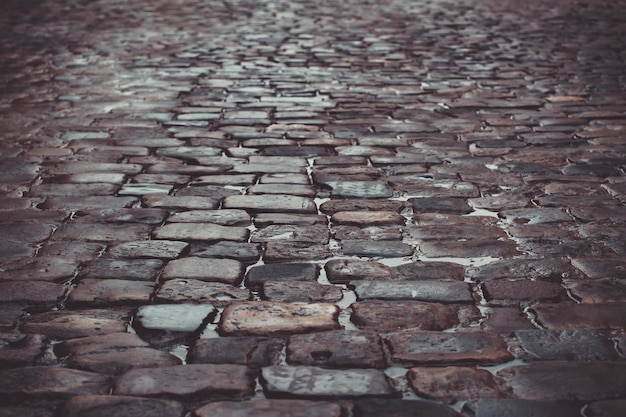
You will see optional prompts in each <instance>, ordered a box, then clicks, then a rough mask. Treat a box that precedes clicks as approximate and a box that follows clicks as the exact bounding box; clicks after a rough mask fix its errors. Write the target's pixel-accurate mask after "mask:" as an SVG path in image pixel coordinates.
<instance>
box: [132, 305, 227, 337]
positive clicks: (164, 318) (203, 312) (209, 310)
mask: <svg viewBox="0 0 626 417" xmlns="http://www.w3.org/2000/svg"><path fill="white" fill-rule="evenodd" d="M215 312H216V310H215V307H213V306H212V305H211V304H202V305H200V304H154V305H144V306H142V307H139V309H138V310H137V314H135V323H136V324H137V325H138V326H139V327H140V328H141V329H146V330H166V331H173V332H195V331H196V330H199V329H200V328H201V326H202V325H203V324H204V323H205V322H206V321H207V319H208V318H209V317H210V316H212V315H213V314H215Z"/></svg>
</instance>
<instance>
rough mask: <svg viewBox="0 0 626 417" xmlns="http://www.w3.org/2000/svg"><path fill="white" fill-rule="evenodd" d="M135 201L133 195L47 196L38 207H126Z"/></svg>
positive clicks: (59, 208)
mask: <svg viewBox="0 0 626 417" xmlns="http://www.w3.org/2000/svg"><path fill="white" fill-rule="evenodd" d="M136 201H137V198H135V197H110V196H83V197H47V198H46V201H44V202H43V203H41V204H40V205H39V206H38V207H39V208H41V209H43V210H70V211H78V210H91V209H108V208H112V207H116V208H127V207H130V206H132V205H133V204H134V203H135V202H136Z"/></svg>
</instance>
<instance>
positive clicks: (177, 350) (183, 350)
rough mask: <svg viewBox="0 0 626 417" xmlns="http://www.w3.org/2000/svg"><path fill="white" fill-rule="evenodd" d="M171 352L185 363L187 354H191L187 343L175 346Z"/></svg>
mask: <svg viewBox="0 0 626 417" xmlns="http://www.w3.org/2000/svg"><path fill="white" fill-rule="evenodd" d="M170 353H171V354H172V355H174V356H176V357H177V358H179V359H180V360H181V361H182V362H183V365H186V364H187V355H188V354H189V346H187V345H178V346H174V347H173V348H172V349H171V350H170Z"/></svg>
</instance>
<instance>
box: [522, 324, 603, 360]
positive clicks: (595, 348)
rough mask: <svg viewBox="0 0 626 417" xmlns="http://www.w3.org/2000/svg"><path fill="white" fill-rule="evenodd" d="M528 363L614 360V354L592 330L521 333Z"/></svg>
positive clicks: (524, 355) (529, 331)
mask: <svg viewBox="0 0 626 417" xmlns="http://www.w3.org/2000/svg"><path fill="white" fill-rule="evenodd" d="M515 337H516V338H517V339H518V340H519V343H520V347H521V349H522V350H523V352H524V354H523V355H522V357H523V359H525V360H569V361H576V360H578V361H584V360H590V361H593V360H601V361H606V360H611V359H615V351H614V350H613V349H612V347H611V345H610V342H609V341H608V339H607V338H606V335H605V336H604V337H603V336H602V335H601V334H599V333H598V332H596V331H595V330H592V329H575V330H543V329H541V330H539V329H537V330H518V331H516V332H515Z"/></svg>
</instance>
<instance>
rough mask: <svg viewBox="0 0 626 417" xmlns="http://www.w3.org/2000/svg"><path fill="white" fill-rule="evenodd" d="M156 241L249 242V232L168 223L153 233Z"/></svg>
mask: <svg viewBox="0 0 626 417" xmlns="http://www.w3.org/2000/svg"><path fill="white" fill-rule="evenodd" d="M152 236H153V237H154V238H156V239H163V240H168V239H169V240H203V241H220V240H233V241H237V242H245V241H246V240H248V230H247V229H245V228H243V227H236V226H221V225H218V224H211V223H168V224H166V225H164V226H161V227H159V228H157V229H156V230H154V231H153V232H152Z"/></svg>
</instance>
